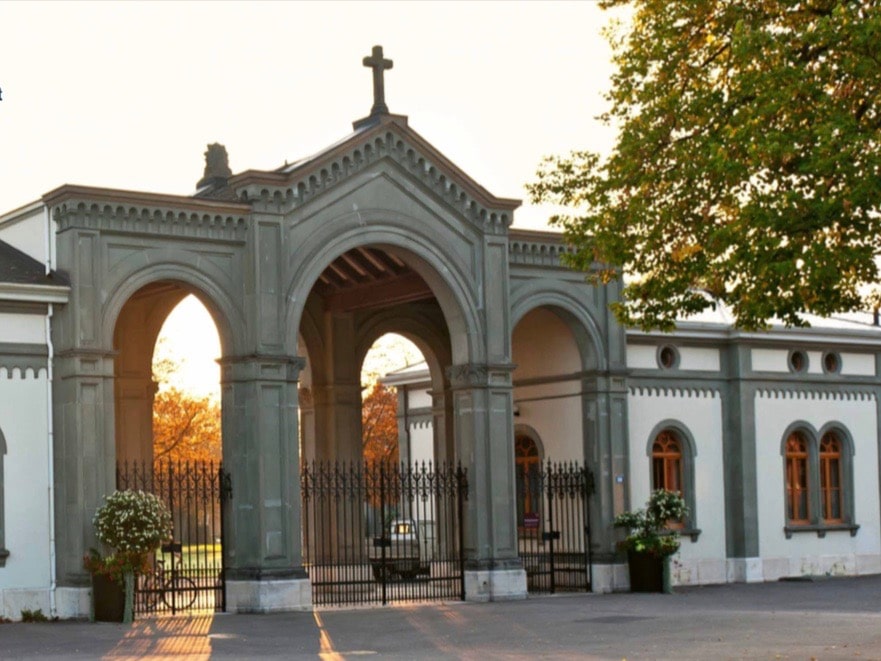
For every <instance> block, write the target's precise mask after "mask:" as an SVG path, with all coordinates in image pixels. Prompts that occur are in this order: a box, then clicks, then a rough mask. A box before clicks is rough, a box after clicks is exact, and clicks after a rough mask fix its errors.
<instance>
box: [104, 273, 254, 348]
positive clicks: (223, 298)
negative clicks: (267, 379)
mask: <svg viewBox="0 0 881 661" xmlns="http://www.w3.org/2000/svg"><path fill="white" fill-rule="evenodd" d="M162 281H167V282H173V283H175V284H178V285H181V286H183V287H184V288H185V289H187V290H188V293H191V294H193V295H194V296H196V298H198V299H199V301H200V302H201V303H202V304H203V305H204V306H205V308H206V309H207V310H208V312H209V314H210V315H211V318H212V319H213V320H214V325H215V327H216V328H217V334H218V336H219V337H220V346H221V350H222V353H223V354H224V355H229V354H234V353H236V352H237V351H238V350H240V349H241V347H240V346H239V343H241V342H242V341H243V339H244V337H245V328H246V324H245V320H244V315H243V314H242V313H241V310H240V309H239V307H238V306H237V305H236V304H235V303H234V297H233V294H232V292H229V291H226V290H225V289H224V288H222V287H220V286H219V285H218V284H217V281H216V279H215V278H213V277H212V276H211V275H210V274H208V273H206V272H204V271H200V270H198V269H195V268H192V267H189V266H186V265H184V264H177V263H160V264H155V265H151V266H148V267H146V268H143V269H140V270H138V271H134V272H131V273H128V274H126V276H125V278H124V279H122V278H119V279H118V280H117V283H116V284H115V285H114V284H111V285H110V286H109V289H110V290H111V294H110V296H109V297H108V299H107V302H106V303H105V304H104V305H103V306H102V311H101V338H102V342H103V343H104V346H112V344H113V334H114V331H115V329H116V324H117V322H118V320H119V315H120V314H121V312H122V309H123V307H124V306H125V304H126V303H127V302H128V301H129V299H131V297H132V296H133V295H134V294H135V293H137V292H138V291H139V290H140V289H143V288H144V287H146V286H147V285H150V284H153V283H156V282H162Z"/></svg>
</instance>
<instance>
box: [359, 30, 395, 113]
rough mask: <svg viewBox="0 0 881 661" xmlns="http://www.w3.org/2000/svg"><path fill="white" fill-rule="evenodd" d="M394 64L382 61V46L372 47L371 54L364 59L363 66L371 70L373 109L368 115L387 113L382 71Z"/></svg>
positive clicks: (389, 61)
mask: <svg viewBox="0 0 881 661" xmlns="http://www.w3.org/2000/svg"><path fill="white" fill-rule="evenodd" d="M393 65H394V62H392V61H391V60H386V59H383V57H382V46H374V47H373V54H372V55H370V56H369V57H365V58H364V66H365V67H370V68H371V69H373V107H372V108H371V109H370V115H371V116H373V115H379V114H382V113H387V112H388V106H387V105H385V82H384V81H383V71H385V70H386V69H391V68H392V66H393Z"/></svg>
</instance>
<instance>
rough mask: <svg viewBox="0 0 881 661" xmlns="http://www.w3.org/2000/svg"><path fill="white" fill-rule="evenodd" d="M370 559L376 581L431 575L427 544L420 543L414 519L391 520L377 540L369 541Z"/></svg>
mask: <svg viewBox="0 0 881 661" xmlns="http://www.w3.org/2000/svg"><path fill="white" fill-rule="evenodd" d="M369 556H370V566H371V567H372V568H373V577H374V578H375V579H376V580H377V581H388V580H394V579H396V578H401V579H414V578H416V577H418V576H429V575H430V574H431V558H430V557H429V550H428V545H427V544H426V545H423V544H421V543H420V535H419V526H417V525H416V522H415V521H413V519H393V520H392V521H391V523H389V525H388V527H387V528H386V529H385V530H384V531H383V534H382V535H381V536H380V537H374V538H373V539H372V540H371V544H370V548H369Z"/></svg>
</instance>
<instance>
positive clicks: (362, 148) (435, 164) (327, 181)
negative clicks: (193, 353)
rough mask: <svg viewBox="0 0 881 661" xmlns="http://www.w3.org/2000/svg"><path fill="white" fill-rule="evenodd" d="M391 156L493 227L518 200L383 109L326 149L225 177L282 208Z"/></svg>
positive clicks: (243, 192) (244, 195)
mask: <svg viewBox="0 0 881 661" xmlns="http://www.w3.org/2000/svg"><path fill="white" fill-rule="evenodd" d="M381 159H391V160H392V161H394V162H395V163H397V164H398V165H399V166H400V167H401V168H402V169H403V170H404V171H406V172H408V173H409V174H410V175H411V176H413V177H414V178H416V179H418V180H419V181H421V182H422V183H423V185H425V186H427V187H428V188H429V189H430V190H432V191H433V192H434V193H435V194H436V195H437V196H438V197H439V198H440V199H442V200H443V201H445V202H446V204H448V205H450V206H452V207H454V208H455V209H456V210H457V211H458V212H459V213H461V214H463V215H464V216H466V217H468V218H470V219H471V220H472V221H474V222H476V223H480V224H483V225H487V226H489V227H490V228H492V229H493V230H494V231H499V230H500V229H501V228H504V227H508V226H509V225H510V224H511V222H512V220H513V211H514V210H515V209H516V208H517V207H519V206H520V204H521V202H520V200H515V199H507V198H498V197H495V196H494V195H493V194H492V193H490V192H489V191H487V190H486V189H485V188H483V187H482V186H481V185H480V184H478V183H477V182H476V181H474V180H473V179H471V177H469V176H468V175H467V174H465V173H464V172H463V171H462V170H461V169H459V168H458V167H457V166H456V165H455V164H454V163H453V162H452V161H450V160H449V159H448V158H446V157H445V156H444V155H443V154H442V153H441V152H440V151H438V150H437V149H435V148H434V147H433V146H432V145H431V144H430V143H429V142H428V141H426V140H425V139H424V138H423V137H422V136H420V135H419V134H418V133H416V131H414V130H413V129H411V128H410V127H409V125H408V122H407V118H406V117H405V116H402V115H391V114H384V115H381V116H379V117H377V118H375V120H374V121H372V122H369V123H362V122H356V123H355V131H354V132H353V133H351V134H350V135H348V136H347V137H346V138H344V139H343V140H341V141H339V142H337V143H336V144H334V145H331V146H330V147H328V148H327V149H325V150H323V151H321V152H319V153H317V154H315V155H313V156H310V157H308V158H305V159H302V160H300V161H297V162H295V163H292V164H290V165H287V166H284V167H282V168H279V169H277V170H273V171H260V170H247V171H245V172H242V173H240V174H238V175H235V176H234V177H232V178H231V179H230V180H229V186H230V187H232V188H234V189H235V190H236V193H237V196H238V198H239V200H241V201H248V202H250V203H251V204H254V205H257V206H259V205H260V203H266V204H269V205H272V206H273V207H275V208H279V207H281V208H282V209H284V210H290V209H294V208H296V207H298V206H301V205H303V204H305V203H306V202H308V201H309V200H311V199H312V198H314V197H315V196H317V195H319V194H321V193H322V192H324V191H326V190H329V189H330V188H332V187H334V186H336V185H337V184H339V183H341V182H343V181H345V180H347V179H349V178H350V177H352V176H354V175H356V174H357V173H359V172H362V171H363V170H365V169H366V168H368V167H369V166H370V165H371V164H373V163H375V162H377V161H379V160H381Z"/></svg>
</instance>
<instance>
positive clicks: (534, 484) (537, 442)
mask: <svg viewBox="0 0 881 661" xmlns="http://www.w3.org/2000/svg"><path fill="white" fill-rule="evenodd" d="M520 438H523V439H526V440H529V441H530V442H531V443H532V446H533V447H534V448H535V451H536V456H535V461H521V460H520V459H519V458H518V456H517V450H518V439H520ZM544 458H545V451H544V444H543V443H542V442H541V438H540V437H539V435H538V433H537V432H536V431H535V430H534V429H533V428H532V427H530V426H529V425H524V424H516V425H514V482H515V487H514V488H515V494H514V495H515V503H514V507H515V513H516V517H517V530H518V532H519V534H520V535H521V536H536V535H538V533H539V530H538V529H537V528H527V527H526V525H525V520H524V517H525V515H526V514H527V511H526V504H527V501H531V500H532V499H533V497H536V502H535V503H531V504H532V505H533V507H534V512H530V513H537V514H539V516H540V517H541V515H542V507H543V503H542V499H541V487H540V485H539V484H538V482H539V481H540V480H541V471H542V463H543V462H544ZM521 466H526V467H527V469H526V470H521ZM531 469H534V472H533V471H532V470H531ZM521 485H522V492H521ZM521 509H522V511H521ZM539 520H541V519H539Z"/></svg>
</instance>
